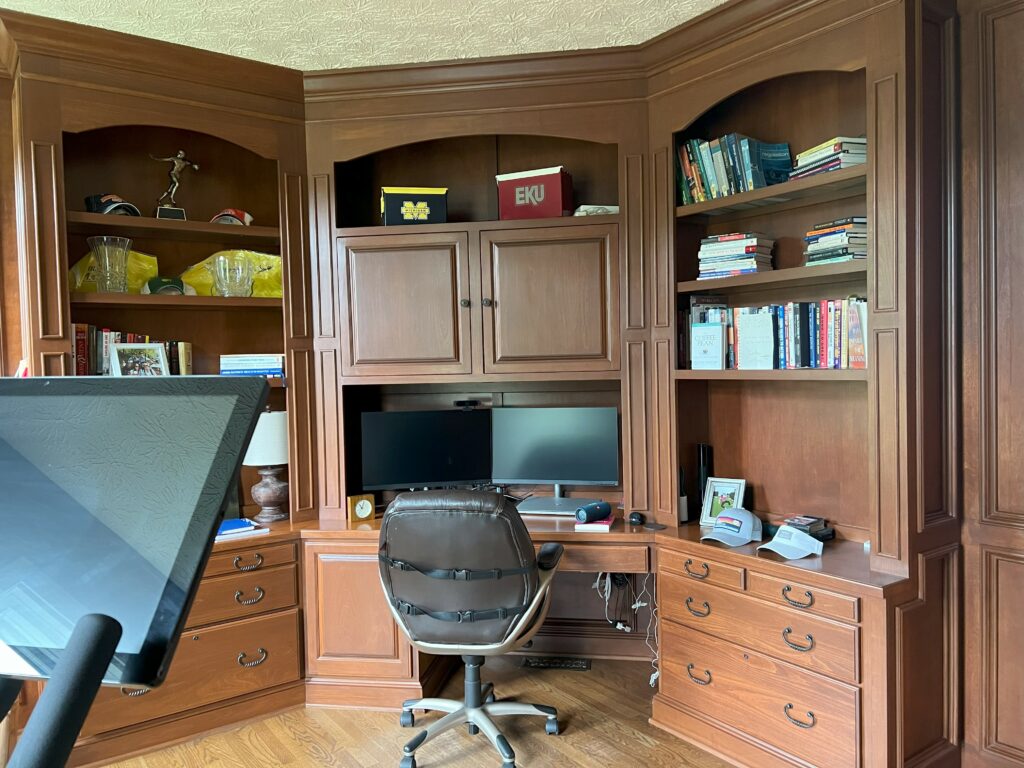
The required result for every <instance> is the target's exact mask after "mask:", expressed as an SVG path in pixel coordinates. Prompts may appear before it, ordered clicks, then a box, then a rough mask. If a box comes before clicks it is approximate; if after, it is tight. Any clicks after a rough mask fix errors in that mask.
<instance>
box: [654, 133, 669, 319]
mask: <svg viewBox="0 0 1024 768" xmlns="http://www.w3.org/2000/svg"><path fill="white" fill-rule="evenodd" d="M673 167H674V166H673V161H672V158H670V157H669V150H668V149H666V148H665V147H659V148H658V149H656V150H655V151H654V152H653V153H652V154H651V206H652V211H651V227H652V230H651V248H652V249H653V251H654V259H653V261H654V268H653V277H654V280H653V285H652V286H651V297H652V298H651V301H652V303H653V305H654V308H653V310H652V311H653V313H654V327H655V328H671V327H672V319H673V318H672V309H673V307H674V306H675V301H674V300H675V291H674V290H673V289H672V254H671V253H670V252H669V249H670V247H671V246H670V244H669V238H670V236H671V234H670V233H671V228H672V224H671V222H672V214H673V211H674V206H673V205H672V203H673V198H672V194H673V190H674V185H673V183H672V170H671V169H672V168H673Z"/></svg>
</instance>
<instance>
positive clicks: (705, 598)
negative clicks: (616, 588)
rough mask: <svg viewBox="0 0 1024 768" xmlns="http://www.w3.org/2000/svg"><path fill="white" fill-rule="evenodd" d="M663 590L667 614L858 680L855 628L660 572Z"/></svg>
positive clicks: (777, 655)
mask: <svg viewBox="0 0 1024 768" xmlns="http://www.w3.org/2000/svg"><path fill="white" fill-rule="evenodd" d="M659 589H660V599H659V601H658V602H659V607H660V609H661V615H662V617H663V618H665V619H669V620H670V621H678V622H680V623H681V624H685V625H687V626H689V627H693V628H694V629H698V630H700V631H701V632H706V633H708V634H712V635H715V636H717V637H720V638H722V639H724V640H730V641H732V642H734V643H738V644H742V645H744V646H747V647H750V648H753V649H755V650H757V651H761V652H762V653H767V654H770V655H772V656H774V657H775V658H777V659H782V660H784V661H789V662H792V663H793V664H798V665H800V666H801V667H806V668H807V669H812V670H815V671H816V672H822V673H824V674H826V675H831V676H832V677H835V678H838V679H840V680H845V681H847V682H851V683H855V682H857V680H858V676H859V670H858V666H857V659H858V648H857V643H858V636H857V629H856V628H854V627H850V626H847V625H845V624H840V623H838V622H835V621H831V620H829V619H823V618H818V617H816V616H810V615H808V614H806V613H803V612H802V611H798V610H797V609H794V608H782V607H777V606H774V605H771V604H769V603H765V602H763V601H761V600H758V599H756V598H753V597H750V596H748V595H741V594H737V593H735V592H730V591H729V590H725V589H720V588H718V587H714V586H711V585H710V584H701V583H698V582H694V581H692V580H686V579H685V578H684V577H681V576H674V575H673V574H670V573H664V574H661V582H660V584H659Z"/></svg>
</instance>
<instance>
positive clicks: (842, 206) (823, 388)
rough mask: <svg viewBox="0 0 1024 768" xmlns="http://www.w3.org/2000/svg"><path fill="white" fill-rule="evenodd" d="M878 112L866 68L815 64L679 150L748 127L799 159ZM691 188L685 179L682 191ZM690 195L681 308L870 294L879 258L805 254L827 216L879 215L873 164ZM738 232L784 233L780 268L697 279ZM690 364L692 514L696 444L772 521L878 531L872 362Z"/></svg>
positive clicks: (685, 437)
mask: <svg viewBox="0 0 1024 768" xmlns="http://www.w3.org/2000/svg"><path fill="white" fill-rule="evenodd" d="M866 119H867V116H866V99H865V74H864V71H863V70H856V71H852V72H827V71H821V72H807V73H800V74H795V75H787V76H784V77H780V78H776V79H772V80H767V81H765V82H761V83H758V84H757V85H754V86H751V87H749V88H747V89H744V90H741V91H739V92H737V93H735V94H733V95H731V96H729V97H727V98H725V99H723V100H722V101H720V102H719V103H718V104H716V105H715V106H713V107H712V108H711V109H709V110H707V111H706V112H705V113H704V114H702V115H701V116H699V117H698V118H697V119H696V120H694V121H693V122H692V123H690V124H689V125H688V126H686V127H685V128H683V129H682V130H680V131H678V132H677V133H676V135H675V137H674V140H675V144H676V146H678V144H679V142H681V141H685V140H687V139H690V138H702V139H711V138H715V137H719V136H724V135H726V134H728V133H733V132H736V133H741V134H745V135H748V136H752V137H754V138H757V139H760V140H762V141H766V142H788V143H789V146H790V151H791V153H792V154H793V155H794V156H795V155H796V153H798V152H800V151H802V150H804V149H807V148H809V147H812V146H814V145H816V144H819V143H821V142H822V141H824V140H827V139H829V138H831V137H833V136H862V135H865V134H866ZM869 152H870V147H869ZM678 186H679V185H678V179H677V184H676V190H677V195H678ZM676 202H677V204H678V205H677V207H676V209H675V215H676V233H675V274H676V278H677V283H676V289H677V290H676V294H677V302H678V308H679V309H683V308H686V307H688V306H689V301H690V297H691V296H692V295H694V294H716V295H720V296H722V297H724V299H725V301H726V302H727V304H728V305H729V306H733V307H742V306H760V305H764V304H772V303H784V302H789V301H813V300H820V299H841V298H846V297H848V296H851V295H855V296H863V297H867V295H868V282H867V275H868V271H869V269H870V257H869V259H867V260H865V261H853V262H848V263H840V264H832V265H821V266H804V254H803V250H804V240H803V238H804V235H805V234H806V232H807V231H808V230H809V229H811V228H812V226H813V225H814V224H816V223H818V222H823V221H829V220H831V219H836V218H840V217H844V216H863V215H865V213H866V211H867V165H863V166H856V167H853V168H849V169H845V170H841V171H835V172H832V173H823V174H819V175H817V176H812V177H810V178H807V179H801V180H796V181H790V182H785V183H782V184H777V185H773V186H771V187H767V188H764V189H758V190H754V191H751V192H745V193H738V194H735V195H731V196H728V197H725V198H720V199H716V200H709V201H707V202H703V203H692V204H690V205H681V203H682V201H681V200H679V199H677V201H676ZM869 225H870V222H869ZM729 232H763V233H765V235H766V236H767V237H769V238H772V239H774V240H775V247H774V250H773V257H774V258H773V263H774V270H773V271H771V272H764V273H758V274H753V275H742V276H737V277H732V278H724V279H720V280H696V279H695V278H696V276H697V274H698V272H697V267H698V258H697V252H698V249H699V247H700V239H701V238H702V237H707V236H710V235H718V234H725V233H729ZM677 331H681V332H684V333H685V329H677ZM676 367H677V370H676V371H675V372H674V374H673V379H674V386H675V389H676V392H675V394H676V404H677V407H676V414H677V420H678V429H677V433H676V435H677V446H676V450H677V455H678V457H679V461H680V465H681V467H682V477H683V480H684V483H685V486H686V488H687V490H688V493H687V496H688V504H689V508H690V512H691V515H697V514H699V508H700V498H699V493H698V492H697V489H696V452H697V449H696V445H697V444H698V443H709V444H710V445H711V446H712V449H713V453H714V475H715V476H718V477H740V478H745V479H746V481H747V489H748V491H747V493H748V496H747V500H746V503H747V505H748V507H749V508H750V509H753V510H756V511H757V513H758V514H760V515H761V516H763V517H765V518H766V519H769V520H771V521H772V522H779V520H781V519H782V518H784V517H788V516H790V515H795V514H811V515H818V516H824V517H827V518H828V519H829V520H830V522H832V523H833V524H834V525H836V527H837V528H838V530H839V532H840V535H842V536H844V537H847V538H853V539H857V540H866V539H868V538H869V537H870V534H871V522H870V520H869V519H868V517H869V510H868V503H867V493H866V488H867V482H868V477H867V475H868V445H867V437H868V434H867V424H868V386H867V380H868V373H867V371H865V370H835V369H821V370H818V369H789V370H768V371H764V370H757V371H748V370H742V369H741V370H724V371H699V370H698V371H694V370H687V369H686V368H685V366H684V363H683V361H677V366H676ZM826 457H827V458H826Z"/></svg>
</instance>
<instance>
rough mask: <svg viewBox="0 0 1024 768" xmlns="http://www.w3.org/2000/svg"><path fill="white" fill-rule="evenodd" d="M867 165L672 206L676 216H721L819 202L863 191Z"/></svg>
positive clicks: (865, 184) (864, 190) (865, 185)
mask: <svg viewBox="0 0 1024 768" xmlns="http://www.w3.org/2000/svg"><path fill="white" fill-rule="evenodd" d="M867 174H868V171H867V164H866V163H865V164H863V165H857V166H854V167H853V168H843V169H842V170H839V171H830V172H828V173H819V174H817V175H816V176H810V177H808V178H806V179H796V180H795V181H786V182H783V183H782V184H775V185H773V186H770V187H764V188H762V189H755V190H753V191H751V192H739V193H738V194H735V195H729V196H728V197H720V198H718V199H717V200H707V201H705V202H703V203H691V204H690V205H681V206H679V207H678V208H676V218H685V217H688V216H721V215H724V214H728V213H738V212H741V211H750V210H753V209H757V208H770V207H771V206H775V205H782V204H785V203H790V202H792V201H794V200H801V201H802V200H808V201H811V202H823V201H827V200H839V199H841V198H844V197H851V196H852V195H854V194H857V193H858V192H866V191H867Z"/></svg>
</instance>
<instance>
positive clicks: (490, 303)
mask: <svg viewBox="0 0 1024 768" xmlns="http://www.w3.org/2000/svg"><path fill="white" fill-rule="evenodd" d="M480 303H481V304H483V305H484V306H485V307H493V306H494V299H484V300H483V301H481V302H480Z"/></svg>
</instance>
